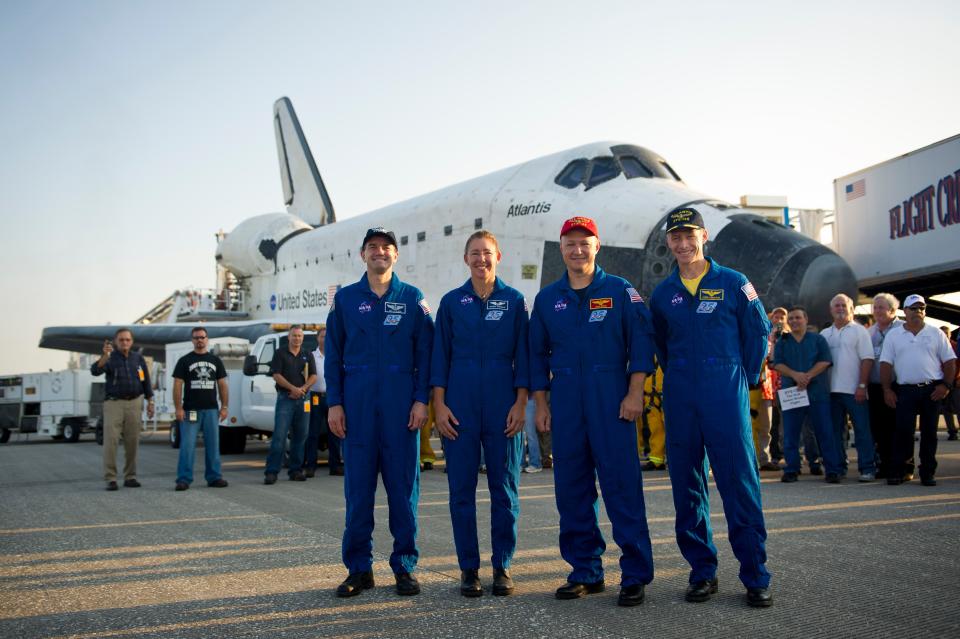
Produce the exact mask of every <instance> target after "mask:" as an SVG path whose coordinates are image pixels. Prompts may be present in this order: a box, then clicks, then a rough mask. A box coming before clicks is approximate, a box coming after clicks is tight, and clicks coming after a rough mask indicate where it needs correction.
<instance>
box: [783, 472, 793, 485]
mask: <svg viewBox="0 0 960 639" xmlns="http://www.w3.org/2000/svg"><path fill="white" fill-rule="evenodd" d="M780 481H782V482H783V483H785V484H792V483H793V482H795V481H797V474H796V473H784V474H783V476H782V477H780Z"/></svg>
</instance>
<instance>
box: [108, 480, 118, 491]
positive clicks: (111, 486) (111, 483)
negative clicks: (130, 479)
mask: <svg viewBox="0 0 960 639" xmlns="http://www.w3.org/2000/svg"><path fill="white" fill-rule="evenodd" d="M118 488H120V487H119V486H117V482H115V481H108V482H107V490H117V489H118Z"/></svg>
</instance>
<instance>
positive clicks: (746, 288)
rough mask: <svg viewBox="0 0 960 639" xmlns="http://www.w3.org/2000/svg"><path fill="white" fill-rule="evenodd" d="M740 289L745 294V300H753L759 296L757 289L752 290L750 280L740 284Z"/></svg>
mask: <svg viewBox="0 0 960 639" xmlns="http://www.w3.org/2000/svg"><path fill="white" fill-rule="evenodd" d="M740 290H741V291H743V294H744V295H746V296H747V300H748V301H750V302H752V301H753V300H755V299H757V297H759V296H758V295H757V291H756V290H754V288H753V284H751V283H750V282H747V283H746V284H744V285H743V286H741V287H740Z"/></svg>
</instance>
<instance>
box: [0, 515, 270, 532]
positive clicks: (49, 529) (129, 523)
mask: <svg viewBox="0 0 960 639" xmlns="http://www.w3.org/2000/svg"><path fill="white" fill-rule="evenodd" d="M273 516H274V515H267V514H263V515H223V516H220V517H190V518H185V519H155V520H152V521H120V522H114V523H110V524H76V525H73V526H47V527H45V528H0V535H25V534H29V533H41V532H61V531H65V530H90V529H93V528H123V527H125V526H166V525H171V524H189V523H195V522H204V521H231V520H236V519H260V518H265V517H273Z"/></svg>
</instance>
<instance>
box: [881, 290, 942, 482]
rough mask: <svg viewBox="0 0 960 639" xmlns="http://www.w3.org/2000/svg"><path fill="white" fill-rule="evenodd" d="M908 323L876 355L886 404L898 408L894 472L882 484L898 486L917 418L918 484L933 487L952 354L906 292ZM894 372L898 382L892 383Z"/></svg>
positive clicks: (922, 304) (923, 308)
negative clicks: (878, 356) (942, 401)
mask: <svg viewBox="0 0 960 639" xmlns="http://www.w3.org/2000/svg"><path fill="white" fill-rule="evenodd" d="M903 309H904V313H905V314H906V317H907V321H906V323H905V324H904V325H903V326H900V327H898V328H895V329H893V331H892V332H891V333H890V335H889V336H888V337H887V339H886V340H885V341H884V344H883V352H882V353H881V354H880V380H881V383H882V384H883V396H884V400H885V401H886V402H887V405H888V406H890V407H891V408H895V409H896V411H897V430H896V433H895V435H894V441H893V460H894V464H896V466H895V467H894V468H893V469H892V471H893V474H888V475H887V483H888V484H891V485H894V486H895V485H897V484H902V483H903V482H904V481H905V480H907V477H906V476H904V474H903V465H902V462H903V460H905V459H910V460H912V459H913V434H914V432H916V429H917V416H918V415H919V417H920V483H921V484H923V485H924V486H936V485H937V480H936V479H935V478H934V476H935V474H936V471H937V422H938V421H939V419H940V414H939V411H938V407H939V402H940V400H942V399H943V398H944V397H946V396H947V395H948V394H949V393H950V391H952V390H953V381H954V377H955V376H956V372H957V356H956V354H954V352H953V350H952V349H951V348H950V342H949V340H947V336H946V335H944V334H943V333H941V332H940V330H939V329H937V327H935V326H932V325H930V324H927V323H926V322H924V318H925V317H926V313H927V303H926V301H925V300H924V299H923V297H921V296H920V295H908V296H907V299H905V300H904V301H903ZM894 374H896V377H897V386H896V389H894V387H893V383H892V382H893V376H894Z"/></svg>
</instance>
